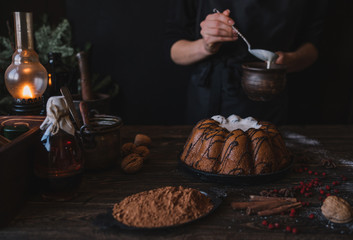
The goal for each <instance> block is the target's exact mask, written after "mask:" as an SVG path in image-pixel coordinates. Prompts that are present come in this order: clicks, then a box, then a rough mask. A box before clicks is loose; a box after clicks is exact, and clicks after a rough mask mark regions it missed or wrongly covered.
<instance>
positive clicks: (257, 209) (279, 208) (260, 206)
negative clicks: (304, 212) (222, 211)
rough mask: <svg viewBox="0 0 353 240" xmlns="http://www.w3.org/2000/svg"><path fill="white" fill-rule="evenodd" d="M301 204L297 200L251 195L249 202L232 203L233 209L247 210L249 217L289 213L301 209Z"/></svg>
mask: <svg viewBox="0 0 353 240" xmlns="http://www.w3.org/2000/svg"><path fill="white" fill-rule="evenodd" d="M301 206H302V203H301V202H298V201H297V199H296V198H283V197H264V196H256V195H250V201H248V202H232V203H231V207H232V208H233V209H246V213H247V215H251V214H257V215H260V216H267V215H275V214H280V213H282V212H286V211H289V210H291V209H293V210H294V208H300V207H301Z"/></svg>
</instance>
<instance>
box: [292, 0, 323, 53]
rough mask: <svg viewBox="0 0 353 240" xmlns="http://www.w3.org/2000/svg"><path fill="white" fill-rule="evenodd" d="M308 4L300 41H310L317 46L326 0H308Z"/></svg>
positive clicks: (321, 29) (321, 30)
mask: <svg viewBox="0 0 353 240" xmlns="http://www.w3.org/2000/svg"><path fill="white" fill-rule="evenodd" d="M308 4H309V5H308V6H309V7H308V9H306V10H307V11H305V14H306V17H305V22H304V26H303V29H302V31H301V37H300V38H301V39H300V42H302V43H305V42H310V43H312V44H314V45H315V46H316V47H317V48H318V47H319V42H320V39H321V35H322V32H323V28H324V22H325V18H326V15H327V10H328V0H310V1H308ZM298 14H300V13H298Z"/></svg>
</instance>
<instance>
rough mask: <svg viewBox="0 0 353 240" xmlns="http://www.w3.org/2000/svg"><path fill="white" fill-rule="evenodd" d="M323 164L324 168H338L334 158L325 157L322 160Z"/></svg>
mask: <svg viewBox="0 0 353 240" xmlns="http://www.w3.org/2000/svg"><path fill="white" fill-rule="evenodd" d="M321 164H322V166H323V167H324V168H336V167H337V166H336V163H335V162H334V161H333V160H332V159H327V158H324V159H322V160H321Z"/></svg>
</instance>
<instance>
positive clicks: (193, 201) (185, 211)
mask: <svg viewBox="0 0 353 240" xmlns="http://www.w3.org/2000/svg"><path fill="white" fill-rule="evenodd" d="M212 207H213V204H212V201H211V199H210V198H209V197H207V196H205V195H204V194H202V193H201V192H200V191H198V190H195V189H192V188H184V187H182V186H179V187H163V188H158V189H154V190H150V191H145V192H141V193H137V194H134V195H131V196H129V197H127V198H125V199H123V200H122V201H121V202H120V203H117V204H115V205H114V208H113V216H114V218H115V219H117V220H118V221H119V222H122V223H123V224H125V225H128V226H133V227H142V228H154V227H165V226H173V225H178V224H181V223H185V222H189V221H191V220H194V219H197V218H199V217H201V216H203V215H205V214H206V213H208V212H209V211H210V210H211V209H212Z"/></svg>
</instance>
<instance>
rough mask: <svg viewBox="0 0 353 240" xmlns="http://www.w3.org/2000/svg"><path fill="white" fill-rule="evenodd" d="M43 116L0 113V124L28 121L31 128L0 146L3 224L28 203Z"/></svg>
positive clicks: (0, 195) (0, 197)
mask: <svg viewBox="0 0 353 240" xmlns="http://www.w3.org/2000/svg"><path fill="white" fill-rule="evenodd" d="M43 120H44V117H42V116H0V127H1V128H3V127H4V126H6V125H13V124H18V123H24V124H28V126H29V128H30V130H29V131H28V132H26V133H24V134H22V135H20V136H19V137H17V138H16V139H14V140H13V141H11V142H10V143H6V144H4V143H3V144H2V145H1V146H0V226H3V225H6V224H7V223H8V222H9V221H10V220H11V219H12V218H13V217H14V216H15V215H16V213H18V211H19V210H20V209H21V207H22V206H23V204H24V203H25V200H26V196H28V192H29V186H30V182H31V179H32V176H33V170H32V169H33V167H32V166H33V157H34V149H35V147H36V144H41V143H40V129H39V126H40V124H41V123H42V122H43Z"/></svg>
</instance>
